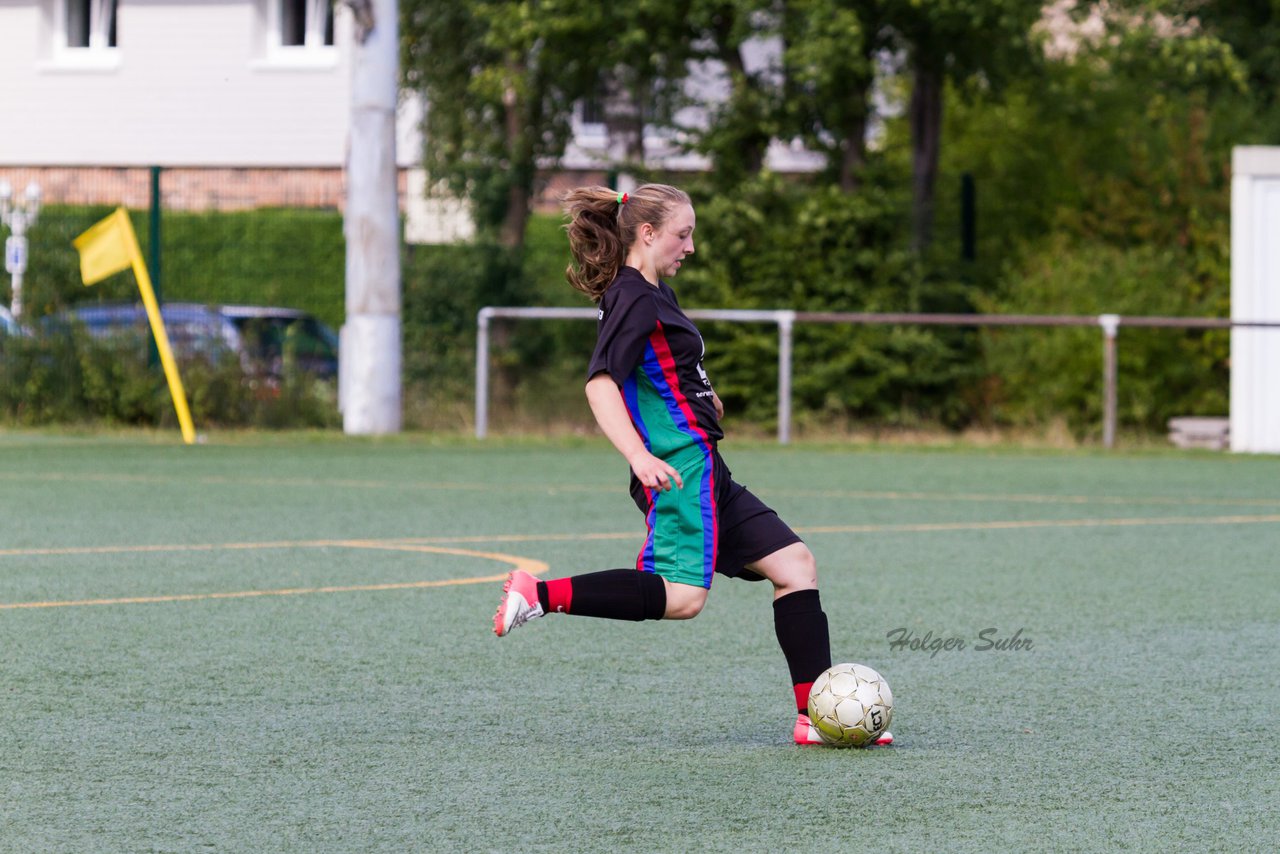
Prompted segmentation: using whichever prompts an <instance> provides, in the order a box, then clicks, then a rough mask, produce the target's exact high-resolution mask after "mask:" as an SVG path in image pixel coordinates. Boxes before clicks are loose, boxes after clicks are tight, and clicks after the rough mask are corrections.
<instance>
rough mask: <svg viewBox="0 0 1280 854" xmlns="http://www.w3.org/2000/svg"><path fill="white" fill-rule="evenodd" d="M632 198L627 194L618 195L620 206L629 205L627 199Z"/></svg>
mask: <svg viewBox="0 0 1280 854" xmlns="http://www.w3.org/2000/svg"><path fill="white" fill-rule="evenodd" d="M630 198H631V197H630V196H628V195H627V194H626V193H618V204H620V205H625V204H626V203H627V199H630Z"/></svg>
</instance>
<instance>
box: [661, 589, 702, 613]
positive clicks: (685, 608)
mask: <svg viewBox="0 0 1280 854" xmlns="http://www.w3.org/2000/svg"><path fill="white" fill-rule="evenodd" d="M705 604H707V591H706V589H705V588H701V587H692V586H690V585H687V584H668V585H667V610H666V613H665V614H664V615H663V619H665V620H692V619H693V618H694V617H696V616H698V614H700V613H702V606H703V605H705Z"/></svg>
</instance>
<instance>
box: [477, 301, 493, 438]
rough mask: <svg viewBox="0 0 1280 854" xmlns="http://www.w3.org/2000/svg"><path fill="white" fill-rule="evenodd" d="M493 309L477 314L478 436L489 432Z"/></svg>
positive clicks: (486, 309) (481, 310)
mask: <svg viewBox="0 0 1280 854" xmlns="http://www.w3.org/2000/svg"><path fill="white" fill-rule="evenodd" d="M492 314H493V309H491V308H482V309H480V313H479V314H478V315H476V438H477V439H483V438H484V437H485V436H486V435H487V434H488V432H489V318H490V316H492Z"/></svg>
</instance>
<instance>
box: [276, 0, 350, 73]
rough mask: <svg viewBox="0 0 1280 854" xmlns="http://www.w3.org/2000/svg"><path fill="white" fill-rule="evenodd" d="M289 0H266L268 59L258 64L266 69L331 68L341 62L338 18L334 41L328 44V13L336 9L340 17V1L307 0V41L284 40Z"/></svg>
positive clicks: (304, 4) (304, 30)
mask: <svg viewBox="0 0 1280 854" xmlns="http://www.w3.org/2000/svg"><path fill="white" fill-rule="evenodd" d="M285 2H288V0H266V12H267V14H266V61H265V62H263V63H260V64H258V65H259V66H260V67H266V68H282V67H283V68H308V67H318V68H329V67H332V66H334V65H336V64H337V61H338V48H337V45H336V42H337V32H336V31H337V21H336V20H335V21H334V30H335V32H334V42H335V44H325V41H324V33H325V19H326V13H327V12H328V10H329V9H330V8H333V10H334V14H335V17H336V14H337V8H336V6H337V4H336V2H331V0H303V14H304V15H305V18H306V21H305V24H304V29H303V43H302V44H300V45H289V44H285V43H284V3H285Z"/></svg>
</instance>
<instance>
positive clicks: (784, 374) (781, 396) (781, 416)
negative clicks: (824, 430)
mask: <svg viewBox="0 0 1280 854" xmlns="http://www.w3.org/2000/svg"><path fill="white" fill-rule="evenodd" d="M795 323H796V313H795V312H794V311H780V312H778V444H779V445H787V444H790V442H791V338H792V335H791V333H792V330H793V328H794V327H795Z"/></svg>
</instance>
